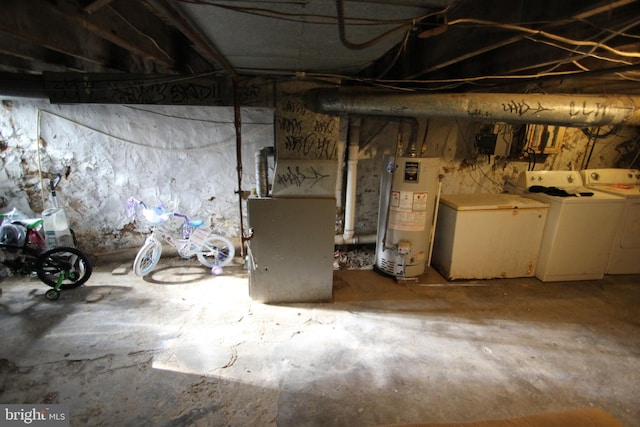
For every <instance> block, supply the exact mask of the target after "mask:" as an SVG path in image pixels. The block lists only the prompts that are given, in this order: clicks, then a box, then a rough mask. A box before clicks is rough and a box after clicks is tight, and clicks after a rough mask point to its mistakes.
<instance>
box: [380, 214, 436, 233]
mask: <svg viewBox="0 0 640 427" xmlns="http://www.w3.org/2000/svg"><path fill="white" fill-rule="evenodd" d="M426 223H427V213H426V212H403V211H391V212H389V228H393V229H394V230H403V231H424V230H425V225H426Z"/></svg>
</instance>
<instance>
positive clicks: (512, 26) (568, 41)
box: [449, 18, 640, 58]
mask: <svg viewBox="0 0 640 427" xmlns="http://www.w3.org/2000/svg"><path fill="white" fill-rule="evenodd" d="M458 24H478V25H485V26H494V27H496V28H503V29H505V30H512V31H517V32H522V33H526V34H532V35H535V36H541V37H545V38H548V39H551V40H555V41H558V42H561V43H565V44H569V45H574V46H592V47H595V48H600V49H604V50H607V51H609V52H611V53H613V54H615V55H618V56H622V57H626V58H640V53H639V52H624V51H621V50H618V49H615V48H612V47H610V46H607V45H605V44H603V43H600V42H593V41H583V40H575V39H570V38H568V37H563V36H559V35H556V34H552V33H549V32H547V31H542V30H533V29H531V28H527V27H523V26H521V25H515V24H502V23H500V22H495V21H485V20H483V19H475V18H461V19H456V20H453V21H450V22H449V26H450V27H451V26H453V25H458ZM638 24H640V20H637V21H636V24H635V25H638Z"/></svg>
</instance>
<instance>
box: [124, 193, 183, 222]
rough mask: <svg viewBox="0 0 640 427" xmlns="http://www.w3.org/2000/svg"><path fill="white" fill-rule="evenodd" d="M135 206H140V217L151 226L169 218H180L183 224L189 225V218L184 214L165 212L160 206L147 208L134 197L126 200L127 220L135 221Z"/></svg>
mask: <svg viewBox="0 0 640 427" xmlns="http://www.w3.org/2000/svg"><path fill="white" fill-rule="evenodd" d="M136 205H140V206H141V207H142V216H144V218H145V219H146V220H147V221H149V222H150V223H152V224H161V223H163V222H165V221H166V220H168V219H169V218H170V217H171V216H177V217H180V218H182V219H183V220H184V223H185V224H187V225H190V224H191V221H190V220H189V217H188V216H187V215H185V214H182V213H179V212H167V211H166V208H165V207H164V205H162V204H159V205H156V206H154V207H153V208H148V207H147V205H146V204H145V203H144V202H143V201H142V200H138V199H136V198H134V197H129V198H128V199H127V216H128V217H129V218H132V219H136V216H137V209H136Z"/></svg>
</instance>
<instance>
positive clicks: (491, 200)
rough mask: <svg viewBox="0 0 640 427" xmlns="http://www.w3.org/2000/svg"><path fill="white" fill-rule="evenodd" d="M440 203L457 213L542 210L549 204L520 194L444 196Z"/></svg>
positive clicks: (441, 197)
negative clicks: (516, 209)
mask: <svg viewBox="0 0 640 427" xmlns="http://www.w3.org/2000/svg"><path fill="white" fill-rule="evenodd" d="M440 203H442V204H444V205H446V206H449V207H450V208H453V209H455V210H457V211H471V210H500V209H509V210H510V209H514V208H518V209H540V208H548V207H549V203H545V202H542V201H539V200H534V199H531V198H529V197H525V196H521V195H519V194H507V193H503V194H484V193H483V194H443V195H442V196H440Z"/></svg>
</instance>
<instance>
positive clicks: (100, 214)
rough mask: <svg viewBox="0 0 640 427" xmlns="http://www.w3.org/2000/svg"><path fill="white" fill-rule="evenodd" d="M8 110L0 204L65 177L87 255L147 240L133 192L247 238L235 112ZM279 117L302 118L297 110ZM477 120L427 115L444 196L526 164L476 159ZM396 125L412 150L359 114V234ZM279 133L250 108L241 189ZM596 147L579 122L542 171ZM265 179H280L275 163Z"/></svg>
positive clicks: (493, 189) (604, 150)
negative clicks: (132, 215)
mask: <svg viewBox="0 0 640 427" xmlns="http://www.w3.org/2000/svg"><path fill="white" fill-rule="evenodd" d="M303 89H306V87H305V88H303ZM287 99H288V98H287ZM285 104H286V105H288V106H290V104H291V103H285ZM289 110H290V108H289ZM289 110H285V109H284V107H283V111H285V112H290V111H289ZM304 113H305V114H307V112H306V111H305V112H304ZM0 117H1V119H2V121H1V123H0V160H1V161H2V164H3V168H2V171H0V209H7V208H9V207H13V206H16V207H18V208H19V209H21V210H23V211H25V212H27V213H29V210H31V211H33V212H34V213H39V212H41V211H42V209H43V202H42V195H41V186H40V172H41V171H42V172H43V174H44V175H45V176H47V174H48V173H53V172H61V173H63V174H64V173H67V172H68V176H66V177H65V178H64V179H63V180H62V182H61V184H60V187H59V191H58V195H59V200H60V204H61V206H64V207H65V209H66V212H67V215H68V216H69V218H70V220H71V223H72V226H73V228H74V230H75V231H76V233H77V234H78V237H79V240H80V246H81V247H82V248H83V249H85V250H86V251H87V252H89V253H101V252H105V251H111V250H117V249H122V248H133V247H136V246H137V245H139V244H140V243H141V242H142V238H143V235H142V234H141V233H140V232H141V231H146V227H144V226H143V225H142V224H140V223H136V224H133V223H132V222H131V221H130V220H129V219H128V218H127V217H126V215H125V209H124V208H125V201H126V199H127V197H129V196H135V197H137V198H140V199H143V200H144V201H145V202H147V203H149V204H155V203H158V202H164V203H170V202H174V203H176V204H177V205H178V208H179V209H180V210H181V211H183V212H184V213H186V214H187V215H189V216H193V217H198V218H203V219H205V220H208V221H209V222H210V224H211V226H212V227H213V228H214V229H215V230H216V231H217V232H219V233H221V234H224V235H227V236H229V237H232V238H236V239H237V238H239V236H240V225H239V207H238V197H237V195H236V194H235V193H234V192H235V191H236V190H237V188H238V185H237V176H236V146H235V127H234V124H233V110H232V109H231V108H220V107H183V106H152V105H143V106H140V105H137V106H133V105H129V106H127V105H124V106H117V105H51V104H49V103H47V102H43V101H38V100H26V99H19V100H12V101H3V102H2V107H1V108H0ZM279 117H288V118H289V119H291V120H294V119H296V123H297V118H296V117H289V116H285V115H281V116H279ZM299 119H300V121H305V122H306V121H310V123H311V124H312V125H315V124H316V122H317V120H316V119H315V116H307V115H305V116H304V117H301V118H299ZM323 123H324V122H323ZM478 127H479V124H478V123H477V122H471V121H463V120H445V119H432V120H430V121H429V122H428V131H427V122H426V120H424V119H421V120H420V121H419V126H418V132H417V143H418V149H420V148H421V146H422V143H423V141H424V143H425V150H424V153H425V154H426V156H430V157H439V158H440V171H439V173H440V176H441V180H442V192H443V193H444V194H447V193H500V192H503V191H504V190H505V185H508V182H509V181H510V180H515V179H517V177H518V175H519V174H520V172H522V171H525V170H526V169H527V166H528V165H527V163H526V162H522V161H512V160H508V159H499V160H497V161H496V159H495V158H494V157H493V158H492V159H491V162H488V161H487V160H486V159H482V158H480V159H476V158H475V157H474V154H475V153H474V149H473V141H474V137H475V133H476V132H477V130H478ZM323 129H324V127H323ZM399 129H401V130H402V134H403V142H404V144H405V146H406V144H407V143H408V138H409V126H408V125H406V124H405V125H402V126H401V125H400V124H399V123H398V121H388V120H385V119H384V118H366V119H365V118H363V119H362V121H361V134H360V150H359V153H358V158H359V164H358V176H357V194H356V224H355V228H356V234H358V235H366V234H372V233H373V234H375V232H376V226H377V213H378V205H379V202H378V201H379V191H380V176H381V171H382V168H383V158H384V156H386V155H393V154H394V153H395V149H396V144H397V141H398V131H399ZM275 132H276V131H275V130H274V111H273V110H272V109H265V108H243V109H242V153H243V156H242V158H243V160H242V163H243V178H242V179H243V186H242V187H243V190H245V191H251V190H252V189H253V188H254V187H255V157H254V155H255V153H256V151H258V150H259V149H260V148H262V147H265V146H273V145H274V141H275V136H274V133H275ZM314 132H315V128H314ZM336 133H337V131H336ZM38 135H40V138H41V144H40V150H38V145H37V143H36V141H37V140H38ZM636 135H637V130H636V129H635V128H622V129H621V130H620V131H619V133H618V135H616V136H615V137H613V138H608V139H603V140H599V141H597V143H596V146H595V148H594V151H593V156H592V159H591V162H590V167H594V168H595V167H616V166H619V163H620V159H621V156H622V155H623V154H624V153H623V152H621V148H620V147H622V146H623V145H624V144H623V143H624V142H625V141H632V140H635V143H633V144H630V145H629V144H628V145H629V147H627V149H629V150H634V151H633V152H635V150H637V147H636V145H635V144H637V139H636ZM281 136H282V135H281ZM332 138H333V137H332ZM336 138H337V137H335V138H333V139H336ZM333 139H332V140H333ZM338 139H339V138H338ZM281 145H282V144H281ZM336 146H337V147H338V148H337V149H338V150H344V149H345V147H346V144H345V141H341V140H340V141H336ZM280 148H282V147H280ZM588 150H590V145H589V141H588V138H587V137H586V136H585V135H584V134H582V132H581V131H580V130H579V129H568V130H567V132H566V133H565V135H564V139H563V141H562V143H561V150H560V153H559V154H557V155H550V156H548V158H547V160H546V162H545V163H544V164H538V165H537V166H536V169H547V170H550V169H555V170H568V169H570V168H576V169H577V168H579V167H580V166H581V165H582V162H583V159H584V158H585V156H586V155H587V153H588ZM336 157H337V158H342V156H341V155H337V156H336ZM335 161H336V162H337V161H338V160H335ZM270 165H271V166H273V162H272V161H271V162H270ZM269 175H270V177H271V178H272V179H273V175H274V171H273V169H271V170H270V171H269ZM45 184H46V181H45ZM45 207H46V204H45ZM244 211H245V212H246V209H245V210H244Z"/></svg>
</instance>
